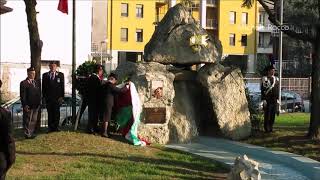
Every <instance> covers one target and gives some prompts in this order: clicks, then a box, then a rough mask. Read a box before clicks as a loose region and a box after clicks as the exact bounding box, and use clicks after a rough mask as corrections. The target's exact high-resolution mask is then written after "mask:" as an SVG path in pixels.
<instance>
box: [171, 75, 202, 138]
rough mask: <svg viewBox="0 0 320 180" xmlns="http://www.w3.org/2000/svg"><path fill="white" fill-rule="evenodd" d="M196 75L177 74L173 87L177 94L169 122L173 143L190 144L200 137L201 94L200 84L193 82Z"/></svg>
mask: <svg viewBox="0 0 320 180" xmlns="http://www.w3.org/2000/svg"><path fill="white" fill-rule="evenodd" d="M196 74H197V73H196V72H194V73H192V72H188V71H185V72H183V71H181V72H180V73H175V81H174V83H173V85H174V90H175V92H176V93H175V97H174V99H173V112H172V116H171V119H170V121H169V128H170V142H172V143H188V142H190V141H191V140H193V139H194V138H195V137H197V136H198V135H199V131H198V125H199V124H200V121H201V118H200V117H201V112H200V110H199V108H198V107H199V106H198V102H197V101H199V94H200V92H199V87H198V84H197V83H196V82H195V81H194V80H193V79H195V77H196Z"/></svg>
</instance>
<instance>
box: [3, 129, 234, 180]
mask: <svg viewBox="0 0 320 180" xmlns="http://www.w3.org/2000/svg"><path fill="white" fill-rule="evenodd" d="M16 147H17V160H16V163H15V164H14V166H13V167H12V168H11V170H10V171H9V173H8V179H23V180H25V179H32V180H33V179H90V180H91V179H225V178H226V173H227V172H228V168H227V167H226V166H224V165H222V164H220V163H217V162H215V161H212V160H209V159H205V158H201V157H198V156H194V155H191V154H188V153H184V152H180V151H176V150H171V149H167V148H164V147H163V146H160V145H152V146H147V147H135V146H133V145H130V144H128V143H127V142H124V141H123V140H122V137H117V136H116V137H115V138H112V139H107V138H102V137H99V136H94V135H87V134H83V133H78V132H59V133H51V134H41V135H39V136H38V137H37V138H36V139H31V140H25V139H23V138H17V142H16Z"/></svg>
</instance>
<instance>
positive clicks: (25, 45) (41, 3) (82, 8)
mask: <svg viewBox="0 0 320 180" xmlns="http://www.w3.org/2000/svg"><path fill="white" fill-rule="evenodd" d="M37 2H38V3H37V6H36V10H37V11H38V12H39V13H38V15H37V20H38V28H39V33H40V39H41V40H42V41H43V48H42V60H60V63H61V64H71V63H72V0H69V14H68V15H67V14H64V13H62V12H60V11H58V10H57V7H58V3H59V0H37ZM6 6H8V7H11V8H13V11H12V12H10V13H6V14H3V15H1V16H0V25H1V31H0V35H1V36H0V41H1V44H0V54H1V62H15V63H28V62H30V46H29V34H28V25H27V17H26V12H25V4H24V2H23V0H8V1H7V4H6ZM76 11H77V12H76V34H77V36H76V47H77V50H76V57H77V58H76V61H77V64H78V65H79V64H81V63H82V62H84V61H85V60H87V59H88V55H89V54H90V51H91V50H90V49H91V1H90V0H81V1H77V5H76Z"/></svg>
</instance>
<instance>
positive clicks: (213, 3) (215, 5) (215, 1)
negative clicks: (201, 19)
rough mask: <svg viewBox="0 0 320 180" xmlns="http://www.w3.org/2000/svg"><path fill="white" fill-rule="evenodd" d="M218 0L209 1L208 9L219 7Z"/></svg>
mask: <svg viewBox="0 0 320 180" xmlns="http://www.w3.org/2000/svg"><path fill="white" fill-rule="evenodd" d="M217 4H218V2H217V0H207V7H217Z"/></svg>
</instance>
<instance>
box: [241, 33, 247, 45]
mask: <svg viewBox="0 0 320 180" xmlns="http://www.w3.org/2000/svg"><path fill="white" fill-rule="evenodd" d="M247 41H248V36H247V35H246V34H243V35H242V36H241V46H247Z"/></svg>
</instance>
